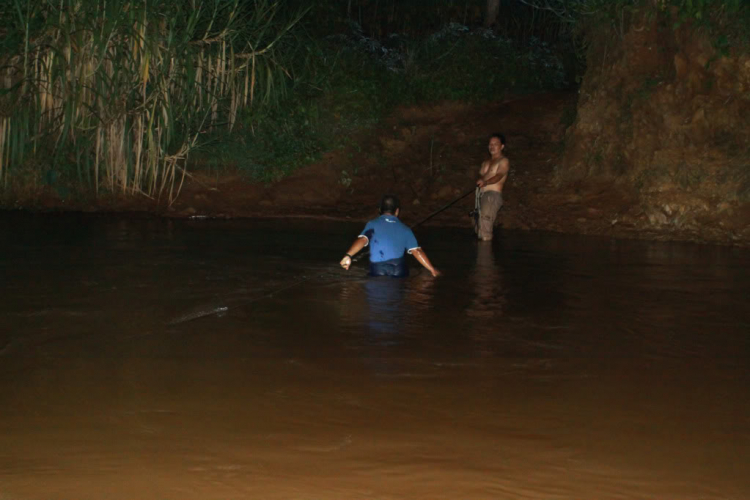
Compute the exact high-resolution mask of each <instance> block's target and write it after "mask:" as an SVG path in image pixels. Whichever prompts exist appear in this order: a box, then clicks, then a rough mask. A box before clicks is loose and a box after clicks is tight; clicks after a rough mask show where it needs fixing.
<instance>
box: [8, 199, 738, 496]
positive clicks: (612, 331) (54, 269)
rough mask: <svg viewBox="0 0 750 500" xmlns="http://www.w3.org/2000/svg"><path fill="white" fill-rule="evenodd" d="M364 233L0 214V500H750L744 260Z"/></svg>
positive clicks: (596, 243) (282, 222) (634, 245)
mask: <svg viewBox="0 0 750 500" xmlns="http://www.w3.org/2000/svg"><path fill="white" fill-rule="evenodd" d="M360 229H361V225H360V224H358V223H344V222H331V221H320V220H314V219H311V220H304V219H292V220H289V219H278V220H233V221H216V220H203V221H185V220H166V219H152V218H138V217H127V218H124V217H118V218H115V217H104V216H91V215H52V214H50V215H28V214H11V213H6V214H2V215H1V216H0V231H1V233H2V234H3V239H2V244H0V277H2V280H1V281H0V287H1V288H0V290H2V300H1V301H0V499H2V500H31V499H39V500H41V499H50V498H54V499H71V500H74V499H75V500H86V499H92V500H93V499H107V500H113V499H123V500H124V499H134V498H138V499H171V498H174V499H178V498H179V499H196V500H207V499H242V498H259V499H260V498H262V499H324V500H328V499H353V498H359V499H365V498H370V499H456V498H466V499H647V498H653V499H657V498H659V499H662V498H670V499H701V500H706V499H740V498H750V474H747V471H748V470H750V363H749V362H750V307H749V306H750V300H749V297H750V255H748V252H747V251H746V250H742V249H736V248H730V247H719V246H708V245H697V244H688V243H664V242H646V241H627V240H612V239H607V238H593V237H585V236H566V235H559V234H549V233H533V232H511V231H505V232H504V233H501V234H500V235H499V237H498V238H497V239H496V240H495V241H494V242H492V243H477V242H475V241H473V239H472V238H471V235H470V232H469V231H468V230H460V229H456V228H452V229H451V228H439V227H420V228H419V229H418V230H417V231H416V233H417V237H418V239H419V240H420V243H421V244H422V246H423V248H424V249H425V250H426V252H427V254H428V255H429V257H430V259H431V260H432V262H433V263H434V264H435V266H436V267H437V268H439V269H440V270H441V271H442V272H443V276H441V277H439V278H437V279H433V278H432V277H431V276H429V274H428V273H426V272H422V271H420V269H419V266H418V264H417V263H416V262H415V261H413V260H412V262H411V263H412V276H411V277H410V278H408V279H405V280H396V279H388V278H386V279H382V278H381V279H372V278H370V279H368V278H367V277H366V270H365V266H364V264H363V262H361V261H360V262H357V263H355V264H354V266H353V268H352V270H351V271H349V272H345V271H343V270H342V269H340V268H338V267H337V262H338V260H339V259H340V258H341V256H342V254H343V252H344V251H345V250H346V248H348V245H349V243H351V241H352V240H353V238H354V237H355V236H356V234H358V232H359V231H360ZM743 470H744V471H745V472H742V471H743Z"/></svg>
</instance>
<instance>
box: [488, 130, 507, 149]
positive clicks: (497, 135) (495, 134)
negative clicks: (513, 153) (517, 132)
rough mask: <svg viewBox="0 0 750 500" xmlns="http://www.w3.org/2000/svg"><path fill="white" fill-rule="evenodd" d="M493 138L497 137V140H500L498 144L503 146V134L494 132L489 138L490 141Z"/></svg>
mask: <svg viewBox="0 0 750 500" xmlns="http://www.w3.org/2000/svg"><path fill="white" fill-rule="evenodd" d="M493 137H497V138H498V139H500V144H502V145H503V146H505V136H504V135H503V134H501V133H499V132H495V133H494V134H492V135H491V136H490V139H492V138H493Z"/></svg>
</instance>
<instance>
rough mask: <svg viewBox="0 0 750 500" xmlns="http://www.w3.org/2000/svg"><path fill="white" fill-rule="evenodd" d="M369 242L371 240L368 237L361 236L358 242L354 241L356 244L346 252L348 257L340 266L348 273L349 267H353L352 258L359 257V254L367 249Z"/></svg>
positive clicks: (345, 257) (342, 260)
mask: <svg viewBox="0 0 750 500" xmlns="http://www.w3.org/2000/svg"><path fill="white" fill-rule="evenodd" d="M369 242H370V240H368V239H367V236H363V235H360V236H359V237H358V238H357V239H356V240H354V243H352V246H350V247H349V250H347V251H346V255H344V258H343V259H341V262H339V265H341V267H343V268H344V269H346V270H347V271H348V270H349V266H351V265H352V257H354V256H355V255H357V252H359V251H360V250H362V249H363V248H364V247H366V246H367V244H368V243H369Z"/></svg>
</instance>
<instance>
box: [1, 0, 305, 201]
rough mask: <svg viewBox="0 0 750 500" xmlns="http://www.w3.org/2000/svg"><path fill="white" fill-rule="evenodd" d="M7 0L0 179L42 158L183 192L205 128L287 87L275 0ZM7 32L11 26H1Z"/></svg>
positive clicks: (128, 186) (286, 20)
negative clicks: (192, 153)
mask: <svg viewBox="0 0 750 500" xmlns="http://www.w3.org/2000/svg"><path fill="white" fill-rule="evenodd" d="M4 5H5V6H4V7H0V26H3V27H5V28H0V35H2V42H0V77H1V78H0V182H2V183H3V184H7V182H8V179H9V178H10V176H12V175H14V173H17V172H22V171H23V169H24V165H26V164H28V163H29V162H32V163H34V162H37V161H38V159H39V158H40V157H43V158H45V159H51V162H49V164H50V165H52V166H53V167H52V168H57V169H63V168H64V166H65V165H68V166H74V170H75V173H76V174H77V175H78V177H79V178H80V179H81V180H87V181H88V182H90V183H91V184H92V185H93V186H94V188H95V189H96V190H97V192H98V191H99V189H101V188H104V189H108V190H113V191H114V190H120V191H123V192H128V193H142V194H144V195H146V196H149V197H153V198H162V197H165V198H167V199H168V200H169V202H170V203H171V202H172V201H173V200H174V199H175V197H176V196H177V194H178V193H179V190H180V187H181V185H182V181H183V180H184V176H185V173H186V163H187V160H188V158H189V156H190V153H191V151H193V149H194V148H195V147H196V145H197V144H198V142H199V139H200V137H201V134H203V133H206V132H208V131H215V130H217V129H224V130H226V131H228V132H231V131H232V129H233V128H234V126H235V123H236V120H237V116H238V113H239V112H240V110H242V109H244V108H248V107H251V106H253V105H256V104H258V103H265V104H268V103H270V102H273V101H274V100H277V99H279V98H280V96H283V93H284V88H285V87H284V84H283V82H284V80H285V79H286V77H287V75H288V71H287V69H286V68H285V67H284V64H283V60H284V59H283V47H282V46H281V45H282V44H283V43H284V39H285V37H287V36H288V35H289V34H290V31H291V30H292V28H293V27H294V26H295V24H296V23H297V22H298V21H299V20H300V18H301V17H302V16H303V15H304V12H305V10H304V9H303V10H300V11H297V12H296V13H295V14H293V15H288V14H287V15H285V17H283V18H282V14H284V13H283V12H282V9H281V8H280V7H281V3H280V2H279V1H270V0H141V1H138V0H10V2H9V3H5V4H4ZM3 31H4V32H3Z"/></svg>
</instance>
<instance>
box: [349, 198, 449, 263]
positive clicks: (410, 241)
mask: <svg viewBox="0 0 750 500" xmlns="http://www.w3.org/2000/svg"><path fill="white" fill-rule="evenodd" d="M400 208H401V207H400V202H399V200H398V198H397V197H396V196H394V195H390V194H387V195H385V196H384V197H383V200H382V201H381V202H380V217H378V218H377V219H373V220H371V221H370V222H368V223H367V225H366V226H365V228H364V230H362V233H360V235H359V237H357V239H356V240H355V241H354V243H352V246H351V247H349V250H348V251H347V252H346V255H344V258H343V259H341V262H340V264H341V267H343V268H344V269H346V270H347V271H348V270H349V267H350V266H351V265H352V257H353V256H354V255H356V254H357V252H359V251H360V250H362V249H363V248H364V247H366V246H368V245H369V247H370V275H371V276H393V277H396V278H402V277H406V276H408V275H409V266H408V265H407V263H406V254H407V253H408V254H411V255H413V256H414V257H415V258H416V259H417V261H418V262H419V263H420V264H422V265H423V266H424V267H425V269H427V270H428V271H430V274H432V275H433V276H438V275H439V274H440V272H439V271H438V270H437V269H435V268H434V267H432V264H431V263H430V259H428V258H427V254H426V253H424V250H422V248H421V247H420V246H419V245H418V244H417V238H415V237H414V233H413V232H412V230H411V229H409V227H408V226H406V225H405V224H404V223H402V222H401V221H400V220H398V214H399V211H400Z"/></svg>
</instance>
